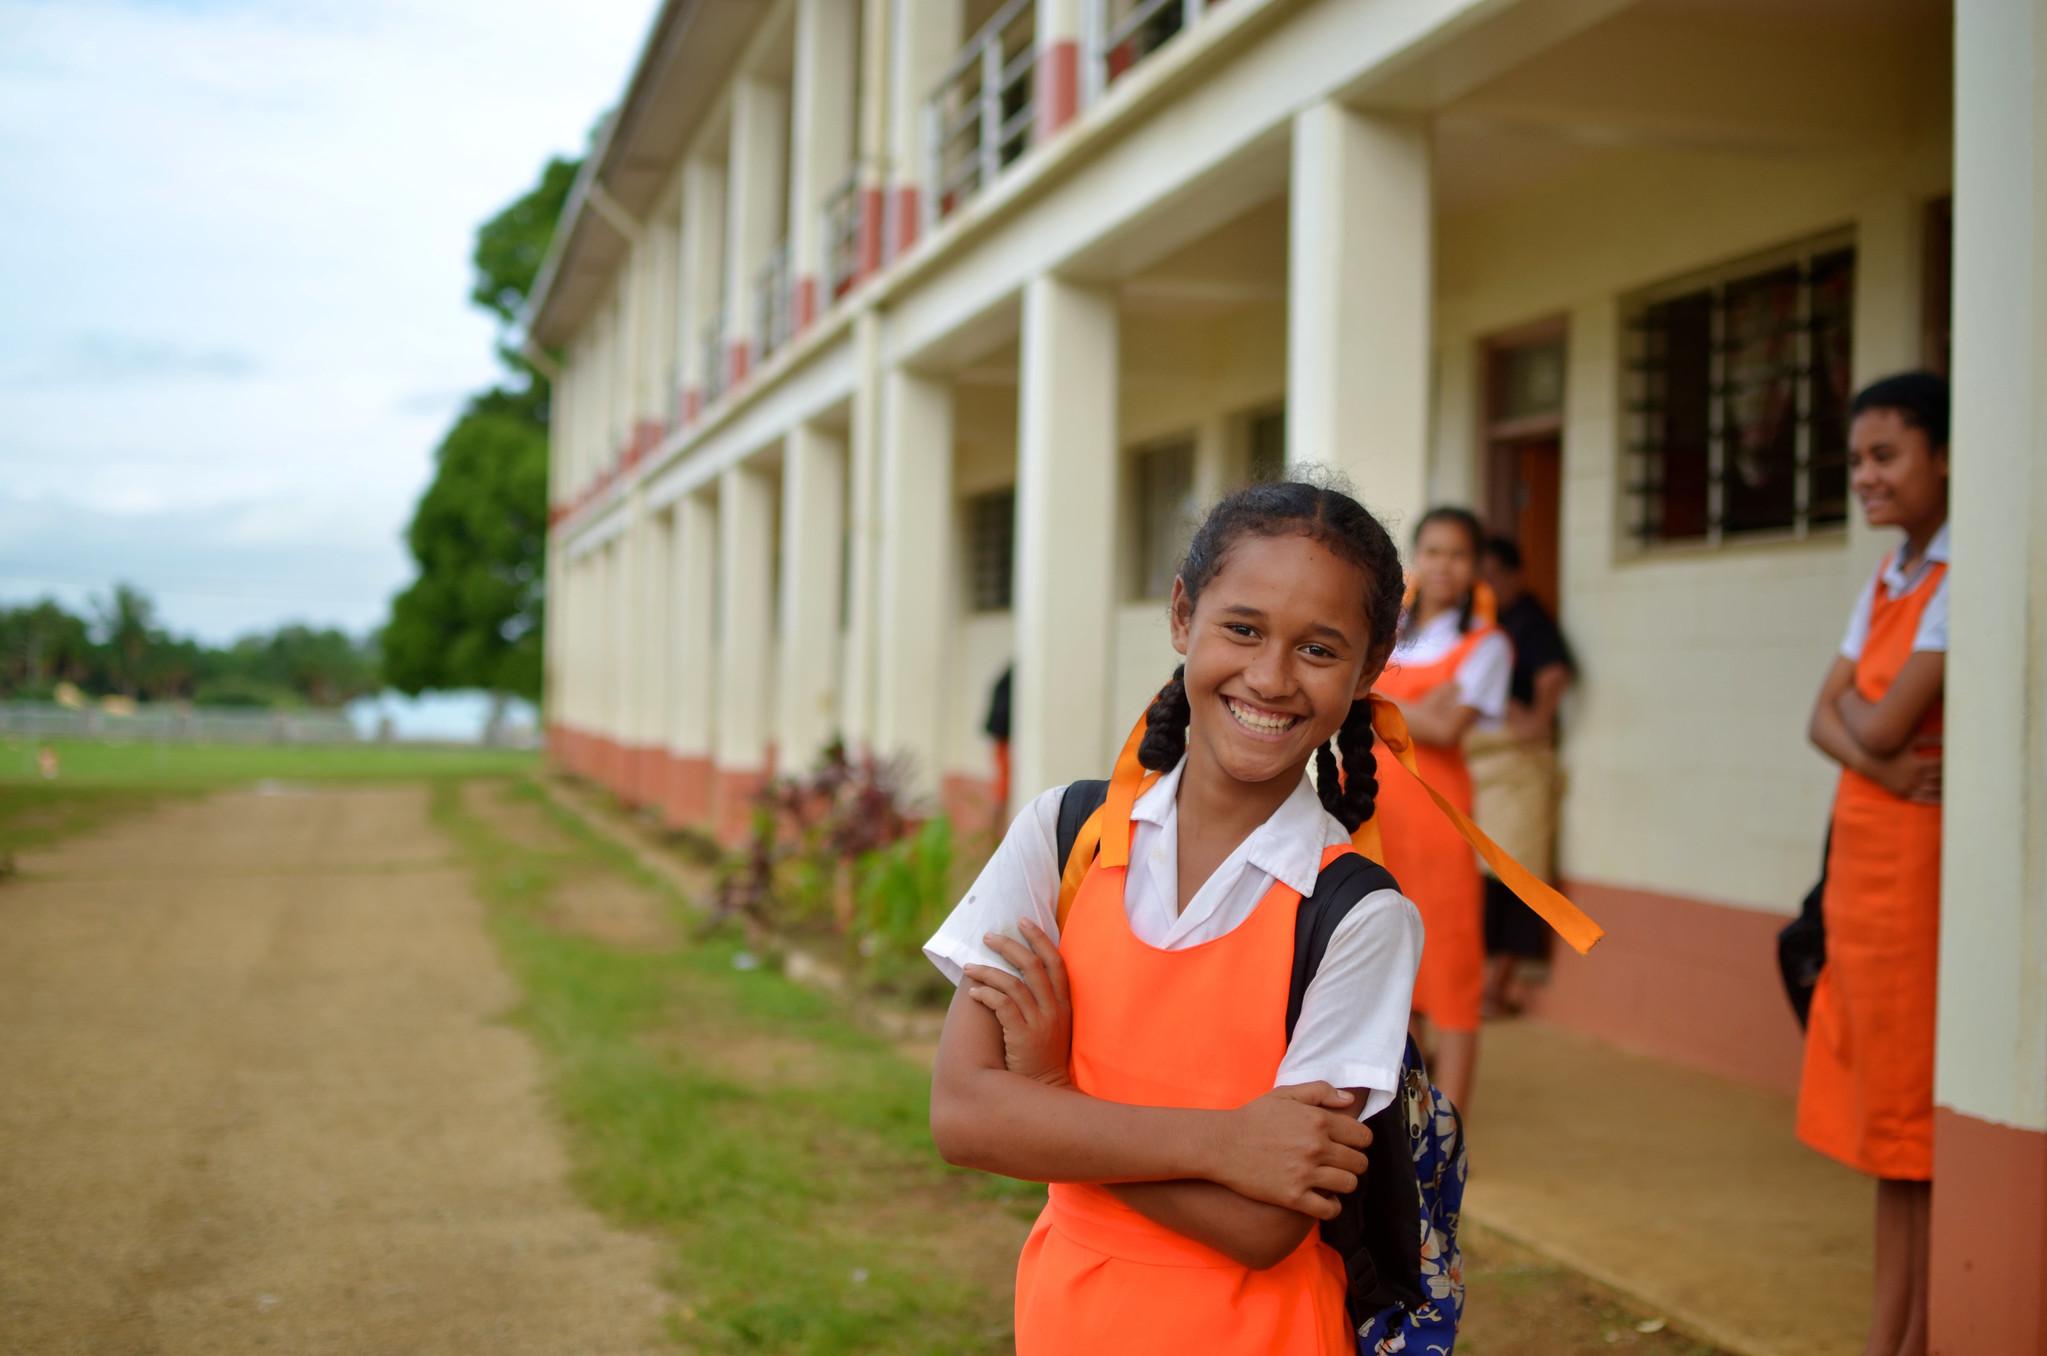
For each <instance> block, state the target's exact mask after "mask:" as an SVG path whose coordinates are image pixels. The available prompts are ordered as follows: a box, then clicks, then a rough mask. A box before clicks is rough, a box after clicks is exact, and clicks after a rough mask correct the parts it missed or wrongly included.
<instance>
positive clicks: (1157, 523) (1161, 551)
mask: <svg viewBox="0 0 2047 1356" xmlns="http://www.w3.org/2000/svg"><path fill="white" fill-rule="evenodd" d="M1131 471H1132V477H1131V480H1132V484H1131V488H1132V491H1133V493H1132V495H1131V507H1132V508H1133V509H1134V510H1135V512H1136V515H1137V523H1136V527H1137V530H1136V532H1135V533H1134V534H1133V537H1134V539H1135V541H1136V543H1137V571H1136V576H1135V584H1136V589H1135V592H1134V593H1133V595H1132V596H1133V597H1136V598H1142V599H1151V598H1169V597H1171V596H1172V593H1173V576H1175V575H1177V574H1178V573H1179V572H1180V559H1181V557H1182V556H1184V555H1186V554H1187V540H1188V538H1190V537H1192V536H1193V535H1194V518H1195V509H1196V505H1195V503H1194V442H1193V440H1192V439H1190V438H1176V439H1174V440H1173V441H1172V442H1169V443H1160V444H1158V445H1156V446H1154V447H1150V448H1146V449H1145V450H1144V451H1142V452H1139V453H1138V454H1137V456H1136V457H1135V459H1134V461H1133V465H1132V467H1131Z"/></svg>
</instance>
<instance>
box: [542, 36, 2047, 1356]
mask: <svg viewBox="0 0 2047 1356" xmlns="http://www.w3.org/2000/svg"><path fill="white" fill-rule="evenodd" d="M2043 74H2047V0H1960V2H1959V3H1957V4H1954V5H1953V6H1950V5H1949V4H1946V3H1940V2H1939V0H669V2H668V3H665V4H663V5H662V6H661V7H660V9H659V12H658V14H657V15H656V17H655V19H654V22H653V24H652V27H651V29H650V31H649V33H648V35H647V38H646V42H645V45H644V47H643V49H642V51H641V53H640V55H639V58H638V61H637V64H636V65H635V66H634V68H633V71H632V75H631V77H630V80H629V82H628V83H627V85H626V87H625V89H624V90H623V91H622V92H621V94H620V95H619V99H618V103H617V107H616V109H615V111H614V113H613V115H612V117H611V118H610V120H609V123H608V125H607V126H606V128H605V129H604V130H603V132H602V133H601V135H600V136H599V138H598V140H597V143H596V145H595V147H594V149H593V151H592V154H591V155H590V157H589V160H588V163H587V164H586V166H585V168H584V172H583V174H582V177H581V179H580V180H579V182H578V184H577V186H576V189H575V192H574V195H573V197H572V198H571V200H570V204H569V207H568V210H567V213H566V215H565V217H564V219H563V221H562V223H561V228H560V231H559V233H558V235H557V238H556V240H555V245H554V250H553V253H552V255H551V256H550V258H549V259H548V261H547V264H546V267H545V269H544V271H543V274H542V277H541V280H540V283H539V286H538V288H537V291H536V294H535V297H534V300H533V302H532V305H531V307H530V309H529V312H528V314H527V317H526V321H527V327H528V332H529V335H530V341H531V345H532V346H533V348H534V349H535V350H536V351H538V352H541V353H543V355H551V356H548V361H550V362H551V363H553V364H556V365H558V367H559V372H558V377H557V381H556V384H555V401H554V421H555V423H554V438H553V447H554V460H553V468H552V495H553V502H554V510H553V515H552V530H551V537H550V542H551V547H552V549H551V550H550V552H549V555H548V595H549V599H550V608H549V612H548V629H547V638H546V640H547V717H546V718H547V722H548V741H549V747H550V750H551V753H552V757H553V758H554V759H555V760H556V761H557V762H558V763H559V764H561V765H564V766H566V767H567V768H569V769H572V770H574V771H576V772H579V773H581V774H583V775H586V776H589V777H591V778H594V779H597V780H599V781H601V782H603V783H605V784H606V785H608V786H610V787H612V788H613V789H614V790H616V791H617V792H618V794H619V795H621V796H622V797H624V798H626V799H627V800H629V801H633V802H636V803H640V804H643V805H646V806H648V807H652V808H653V809H655V810H657V811H658V812H659V813H660V814H662V815H664V816H666V817H667V818H669V819H671V820H673V821H675V822H678V823H692V824H700V825H705V826H708V827H711V828H713V829H714V830H716V831H718V832H721V833H723V834H725V835H727V836H728V837H729V836H731V835H732V834H734V833H735V832H737V831H738V830H739V829H740V828H741V826H742V825H743V824H744V821H745V817H746V807H747V798H748V797H749V795H750V794H751V793H752V792H753V791H754V790H755V789H756V788H758V787H759V786H760V785H761V784H762V783H763V781H764V780H765V779H766V778H768V777H769V776H770V775H771V772H772V770H773V769H775V768H777V767H781V768H784V769H788V768H798V767H802V766H805V765H807V764H808V763H809V762H810V760H811V759H812V757H813V756H814V755H815V754H816V753H817V752H818V750H819V749H820V748H821V747H822V746H823V745H825V743H826V742H827V741H828V740H829V739H831V738H832V737H833V736H834V735H835V734H837V735H843V736H844V737H845V738H846V739H847V740H849V741H850V742H851V744H852V745H854V746H855V747H859V748H867V749H872V750H875V751H877V752H880V753H883V754H886V755H890V756H898V755H900V756H902V757H905V758H906V759H908V760H909V766H910V767H911V768H912V769H913V775H914V777H915V779H916V781H917V786H918V789H919V790H920V791H921V792H922V793H924V794H925V795H926V796H928V797H929V798H930V802H931V803H932V804H934V805H941V804H942V805H943V806H944V807H946V808H948V809H949V810H951V811H952V812H953V813H954V814H955V815H958V816H960V817H961V818H962V819H965V820H967V821H970V822H973V821H977V820H978V821H983V822H985V820H986V818H987V816H988V813H989V810H988V787H989V776H990V756H989V748H988V744H987V741H986V740H985V738H984V737H983V736H982V734H981V722H982V717H983V713H984V710H985V707H986V703H987V700H988V694H989V690H990V688H991V686H992V685H993V683H994V682H995V680H996V678H997V676H998V675H999V674H1000V673H1001V672H1002V670H1003V669H1004V668H1005V667H1006V666H1008V665H1011V664H1014V666H1015V703H1014V710H1015V717H1014V719H1015V736H1014V752H1015V766H1016V792H1015V793H1016V796H1017V797H1018V798H1019V800H1020V799H1021V798H1022V797H1024V796H1028V795H1030V794H1032V793H1033V792H1035V791H1037V790H1038V789H1040V788H1042V787H1045V786H1048V785H1052V784H1054V783H1056V782H1059V781H1063V780H1067V779H1070V778H1073V777H1076V776H1082V775H1099V774H1100V773H1101V770H1102V769H1103V768H1104V767H1105V766H1106V763H1107V760H1108V758H1109V757H1110V756H1111V754H1112V753H1113V750H1114V749H1115V747H1116V745H1117V744H1118V742H1119V741H1120V739H1121V736H1122V734H1123V732H1124V730H1125V729H1126V728H1127V725H1128V723H1129V722H1130V721H1131V720H1133V719H1134V718H1135V717H1136V716H1137V714H1138V713H1139V711H1140V710H1141V709H1142V707H1143V706H1144V704H1145V701H1146V700H1147V698H1148V697H1149V695H1150V693H1151V692H1152V691H1153V690H1154V689H1155V687H1156V686H1157V684H1158V683H1159V682H1161V681H1162V680H1163V679H1164V678H1165V677H1166V676H1167V674H1168V672H1169V671H1170V668H1171V665H1172V662H1173V656H1172V655H1171V653H1170V650H1169V648H1168V646H1167V644H1166V630H1165V617H1164V599H1165V596H1166V591H1167V589H1168V587H1169V585H1170V583H1171V580H1172V576H1173V566H1174V563H1175V559H1176V555H1177V552H1178V549H1179V547H1180V546H1181V545H1182V544H1183V542H1184V538H1185V534H1186V532H1187V530H1188V525H1189V521H1190V518H1191V517H1192V516H1193V515H1195V514H1196V513H1198V512H1199V509H1200V507H1201V506H1202V505H1203V504H1204V503H1205V502H1207V501H1209V500H1211V499H1213V498H1214V497H1216V496H1217V495H1218V494H1219V493H1220V492H1222V491H1224V490H1225V489H1227V488H1228V487H1230V486H1232V485H1234V484H1237V483H1239V482H1242V481H1244V480H1246V479H1247V478H1251V477H1259V476H1272V475H1276V474H1278V473H1280V471H1281V470H1282V469H1283V468H1284V467H1286V466H1288V465H1293V464H1298V463H1323V464H1327V465H1331V466H1334V467H1336V468H1338V469H1340V470H1341V471H1343V472H1344V473H1345V474H1346V475H1347V476H1348V477H1349V478H1350V479H1351V480H1352V482H1353V483H1354V484H1355V486H1356V487H1357V488H1358V490H1359V491H1360V496H1361V497H1362V498H1363V499H1364V500H1366V501H1367V502H1368V503H1369V504H1370V505H1371V506H1372V507H1373V508H1374V509H1376V510H1378V511H1379V512H1380V513H1381V514H1382V515H1384V516H1386V517H1388V518H1389V519H1390V520H1391V523H1392V526H1393V527H1394V530H1395V533H1396V535H1397V536H1403V537H1404V535H1405V528H1404V526H1403V524H1406V523H1409V522H1411V521H1412V519H1413V518H1414V516H1415V515H1416V514H1417V513H1418V512H1419V511H1420V510H1421V509H1422V508H1423V507H1424V506H1425V505H1427V504H1430V503H1433V502H1438V501H1455V502H1463V503H1467V504H1470V505H1472V506H1474V507H1476V508H1478V509H1479V510H1480V511H1481V512H1482V513H1483V514H1484V515H1485V516H1487V518H1488V519H1489V520H1490V521H1491V523H1492V524H1493V525H1494V526H1495V527H1496V528H1499V529H1502V530H1505V531H1508V532H1510V533H1512V534H1513V535H1515V536H1517V537H1518V538H1519V539H1520V541H1521V542H1522V544H1523V546H1524V550H1525V551H1526V553H1527V555H1528V557H1529V561H1530V566H1531V570H1532V571H1533V573H1534V576H1535V579H1536V586H1537V590H1538V592H1540V593H1542V594H1543V595H1544V596H1545V597H1546V598H1547V599H1548V600H1549V601H1550V602H1551V603H1552V604H1553V605H1554V606H1555V607H1556V609H1557V611H1558V613H1559V615H1560V616H1561V619H1562V622H1563V625H1564V627H1565V629H1566V631H1567V632H1568V633H1569V635H1570V637H1571V639H1572V641H1573V643H1574V644H1575V646H1576V648H1577V650H1578V653H1579V656H1580V659H1581V662H1582V665H1583V670H1584V672H1583V678H1582V682H1581V684H1580V686H1579V688H1578V689H1577V691H1576V693H1575V694H1574V696H1573V698H1572V699H1571V702H1570V705H1569V707H1568V709H1567V713H1566V714H1567V734H1566V742H1565V746H1564V756H1565V762H1566V766H1567V768H1568V775H1569V778H1570V786H1569V793H1568V800H1567V803H1566V807H1565V812H1564V829H1563V839H1562V843H1561V851H1560V860H1561V862H1562V864H1563V870H1564V872H1565V874H1566V876H1567V878H1568V883H1569V888H1570V891H1571V893H1572V894H1573V895H1574V896H1575V897H1576V898H1577V899H1578V900H1579V901H1580V902H1581V903H1583V904H1584V905H1585V906H1586V907H1587V908H1588V909H1589V910H1590V911H1591V912H1592V913H1593V914H1594V915H1595V916H1596V917H1598V918H1599V919H1600V920H1601V921H1602V922H1603V923H1604V924H1605V925H1606V927H1607V928H1608V929H1609V931H1610V933H1611V936H1610V938H1609V939H1608V941H1607V942H1606V943H1604V944H1603V945H1602V947H1601V948H1600V949H1599V950H1598V951H1597V952H1596V953H1595V955H1594V957H1593V958H1592V959H1590V960H1586V961H1580V960H1577V959H1576V958H1572V957H1566V958H1564V959H1562V960H1560V961H1559V963H1558V965H1557V967H1556V972H1555V974H1554V976H1553V980H1552V983H1551V985H1550V988H1549V990H1548V992H1547V995H1546V998H1545V1008H1544V1012H1545V1015H1546V1016H1547V1017H1548V1018H1549V1019H1550V1020H1553V1021H1556V1022H1560V1023H1564V1024H1567V1025H1570V1026H1574V1027H1577V1028H1580V1029H1583V1030H1587V1031H1591V1032H1594V1033H1597V1034H1600V1035H1602V1036H1604V1037H1606V1038H1608V1039H1611V1040H1615V1041H1618V1042H1621V1043H1624V1044H1626V1045H1628V1046H1631V1047H1633V1048H1636V1049H1639V1050H1645V1051H1649V1052H1653V1053H1658V1054H1661V1055H1664V1056H1667V1057H1670V1058H1673V1059H1678V1060H1683V1061H1685V1062H1688V1063H1690V1064H1693V1065H1697V1066H1700V1067H1704V1068H1708V1069H1713V1070H1718V1071H1721V1072H1724V1073H1728V1074H1731V1075H1734V1076H1737V1077H1741V1078H1746V1079H1750V1080H1754V1081H1758V1082H1762V1083H1765V1084H1770V1085H1775V1086H1778V1087H1787V1088H1788V1087H1790V1086H1791V1085H1792V1084H1793V1082H1794V1081H1795V1077H1796V1069H1797V1061H1798V1050H1799V1040H1798V1035H1797V1031H1796V1028H1795V1026H1794V1025H1793V1023H1792V1021H1791V1019H1790V1017H1789V1015H1788V1011H1787V1009H1786V1007H1785V1004H1784V1001H1783V998H1782V996H1781V994H1780V993H1779V992H1778V988H1777V980H1776V977H1775V973H1774V960H1773V956H1774V951H1773V939H1774V934H1775V932H1776V930H1777V928H1778V927H1779V926H1781V924H1782V923H1783V921H1784V919H1785V916H1786V915H1787V914H1789V913H1792V912H1794V911H1795V910H1796V907H1797V902H1798V900H1799V899H1800V897H1801V896H1802V895H1803V894H1804V892H1805V891H1806V889H1807V888H1808V887H1809V886H1810V884H1811V883H1812V880H1813V878H1814V876H1815V874H1816V871H1817V868H1818V864H1819V861H1820V852H1821V838H1822V835H1823V832H1824V829H1825V825H1826V820H1827V813H1828V803H1829V798H1830V795H1831V790H1832V784H1833V773H1832V771H1831V770H1830V767H1829V765H1828V764H1827V763H1826V762H1825V761H1824V760H1823V759H1822V758H1821V757H1820V756H1819V755H1818V754H1817V753H1815V752H1814V751H1812V750H1811V749H1810V748H1809V747H1808V746H1807V744H1806V741H1805V738H1804V731H1805V725H1806V717H1807V713H1808V710H1809V705H1810V702H1811V700H1812V696H1813V693H1814V691H1815V690H1816V687H1817V684H1818V682H1819V679H1820V676H1821V674H1822V672H1823V671H1824V669H1825V667H1826V665H1827V663H1828V661H1829V657H1830V655H1831V654H1832V652H1833V650H1834V647H1835V646H1836V645H1837V644H1838V642H1839V639H1840V635H1841V630H1842V627H1843V624H1844V621H1845V618H1846V616H1847V612H1848V609H1849V606H1850V603H1851V601H1852V600H1853V598H1854V597H1855V594H1856V592H1857V590H1858V589H1859V588H1860V586H1861V584H1862V583H1863V581H1864V580H1865V579H1866V578H1867V577H1868V575H1869V574H1870V572H1871V570H1872V569H1873V567H1874V566H1875V563H1876V561H1877V559H1878V557H1879V555H1880V554H1881V553H1882V551H1883V550H1884V549H1886V547H1887V546H1888V544H1889V543H1888V541H1887V540H1886V539H1884V538H1883V537H1882V536H1880V535H1879V534H1876V533H1873V532H1871V531H1869V530H1868V529H1867V528H1865V527H1864V526H1863V525H1862V523H1861V522H1860V515H1859V512H1858V511H1857V510H1856V508H1855V506H1854V505H1853V504H1852V503H1851V502H1850V500H1849V497H1848V495H1847V492H1846V471H1845V465H1844V441H1845V415H1844V410H1845V404H1846V401H1847V399H1848V397H1849V396H1850V394H1851V393H1852V391H1853V390H1854V388H1855V387H1856V386H1858V385H1859V384H1861V383H1862V382H1864V381H1866V380H1868V379H1870V378H1872V377H1875V376H1878V375H1881V374H1885V373H1888V372H1892V371H1896V370H1899V369H1903V368H1908V367H1917V366H1934V367H1937V368H1940V369H1943V370H1949V371H1951V372H1952V375H1953V380H1954V392H1955V415H1954V444H1955V447H1956V454H1955V473H1954V509H1953V518H1954V523H1955V532H1956V547H1955V551H1956V556H1955V562H1956V563H1955V574H1954V579H1953V584H1952V594H1953V606H1952V615H1953V634H1952V651H1951V662H1950V665H1949V684H1950V697H1949V704H1948V736H1947V758H1948V765H1947V766H1948V771H1947V801H1946V804H1947V811H1946V823H1947V840H1946V842H1947V846H1946V861H1947V865H1946V880H1945V891H1946V893H1945V899H1946V910H1945V921H1944V932H1943V941H1942V994H1941V1006H1940V1036H1939V1040H1940V1044H1939V1061H1940V1063H1939V1078H1938V1092H1937V1096H1938V1101H1939V1104H1940V1108H1941V1109H1940V1122H1939V1127H1940V1128H1939V1136H1940V1139H1939V1148H1938V1159H1939V1167H1938V1170H1937V1177H1938V1181H1939V1183H1940V1188H1939V1191H1938V1192H1937V1194H1936V1205H1935V1209H1936V1226H1935V1227H1936V1238H1935V1246H1936V1253H1937V1256H1936V1258H1935V1270H1936V1292H1935V1303H1936V1309H1935V1313H1934V1322H1935V1325H1936V1331H1935V1337H1936V1341H1937V1343H1938V1348H1939V1350H1941V1351H1943V1352H1948V1353H1964V1352H1966V1353H1971V1354H1972V1356H1974V1354H1975V1353H1989V1352H2017V1351H2022V1350H2023V1351H2036V1350H2047V1309H2043V1305H2047V1300H2043V1298H2042V1295H2041V1291H2042V1289H2043V1287H2042V1286H2041V1285H2040V1284H2039V1280H2040V1277H2041V1276H2042V1275H2047V1226H2043V1225H2042V1223H2041V1221H2042V1220H2043V1219H2047V395H2043V394H2042V393H2043V392H2047V142H2043V135H2042V134H2043V129H2047V106H2043V104H2047V95H2043V93H2042V88H2043V86H2042V76H2043Z"/></svg>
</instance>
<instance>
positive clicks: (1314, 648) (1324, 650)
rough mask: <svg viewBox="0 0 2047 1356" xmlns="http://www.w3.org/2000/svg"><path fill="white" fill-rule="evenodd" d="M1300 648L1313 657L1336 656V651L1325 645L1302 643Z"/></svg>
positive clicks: (1328, 657) (1326, 657)
mask: <svg viewBox="0 0 2047 1356" xmlns="http://www.w3.org/2000/svg"><path fill="white" fill-rule="evenodd" d="M1301 648H1302V649H1303V650H1305V651H1306V652H1307V653H1309V654H1311V655H1313V656H1315V658H1317V659H1334V658H1336V651H1334V650H1332V649H1330V648H1329V647H1328V646H1326V645H1303V646H1302V647H1301Z"/></svg>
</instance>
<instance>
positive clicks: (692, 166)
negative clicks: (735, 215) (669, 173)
mask: <svg viewBox="0 0 2047 1356" xmlns="http://www.w3.org/2000/svg"><path fill="white" fill-rule="evenodd" d="M676 287H677V291H678V293H679V301H678V305H677V316H676V325H677V334H676V343H677V352H678V355H679V358H678V366H679V367H680V368H681V370H682V422H683V423H685V424H693V423H695V422H696V420H697V416H698V415H700V414H702V413H703V409H704V406H705V405H707V404H709V403H710V400H711V392H710V391H708V390H706V389H705V386H704V375H705V373H706V371H708V370H709V367H710V365H711V364H712V363H714V362H722V361H723V357H722V355H718V354H713V353H709V352H707V351H706V349H705V347H704V334H705V331H707V330H708V329H709V328H710V327H711V325H712V324H713V323H715V322H716V321H717V320H718V319H719V318H720V316H722V315H723V313H724V310H725V167H724V166H723V165H720V164H717V163H716V162H714V161H710V160H691V161H689V162H688V163H687V164H685V165H684V166H683V169H682V246H681V268H680V270H679V276H678V277H677V279H676Z"/></svg>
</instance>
